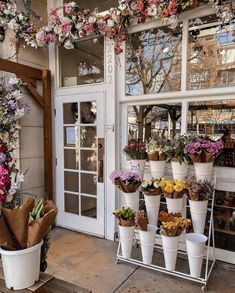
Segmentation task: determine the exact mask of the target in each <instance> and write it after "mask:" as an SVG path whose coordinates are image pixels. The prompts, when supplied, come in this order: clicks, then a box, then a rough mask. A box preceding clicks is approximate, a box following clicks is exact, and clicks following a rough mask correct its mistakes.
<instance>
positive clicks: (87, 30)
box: [83, 22, 94, 33]
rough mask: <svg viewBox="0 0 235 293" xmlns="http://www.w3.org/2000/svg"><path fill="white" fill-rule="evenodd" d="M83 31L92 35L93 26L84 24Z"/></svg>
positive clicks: (87, 23)
mask: <svg viewBox="0 0 235 293" xmlns="http://www.w3.org/2000/svg"><path fill="white" fill-rule="evenodd" d="M83 29H84V31H86V32H87V33H92V32H93V31H94V28H93V25H92V24H91V23H89V22H86V23H85V24H84V26H83Z"/></svg>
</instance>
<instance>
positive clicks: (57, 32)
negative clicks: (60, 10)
mask: <svg viewBox="0 0 235 293" xmlns="http://www.w3.org/2000/svg"><path fill="white" fill-rule="evenodd" d="M54 32H55V34H57V35H61V34H62V30H61V27H60V26H59V25H58V24H57V25H56V26H55V27H54Z"/></svg>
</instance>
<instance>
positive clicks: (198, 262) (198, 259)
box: [185, 233, 207, 278]
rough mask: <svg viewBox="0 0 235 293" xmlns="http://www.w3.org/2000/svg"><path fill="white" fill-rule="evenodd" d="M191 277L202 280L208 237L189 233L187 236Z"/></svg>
mask: <svg viewBox="0 0 235 293" xmlns="http://www.w3.org/2000/svg"><path fill="white" fill-rule="evenodd" d="M185 238H186V247H187V253H188V261H189V270H190V275H191V276H192V277H194V278H200V276H201V270H202V261H203V257H204V251H205V245H206V241H207V237H206V236H205V235H202V234H197V233H188V234H186V235H185Z"/></svg>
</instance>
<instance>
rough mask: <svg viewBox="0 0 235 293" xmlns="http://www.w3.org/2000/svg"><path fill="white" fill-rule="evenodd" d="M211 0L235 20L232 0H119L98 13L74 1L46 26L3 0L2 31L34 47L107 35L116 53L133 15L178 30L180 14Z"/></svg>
mask: <svg viewBox="0 0 235 293" xmlns="http://www.w3.org/2000/svg"><path fill="white" fill-rule="evenodd" d="M203 3H208V4H210V5H212V7H214V8H215V10H216V13H217V14H218V16H219V17H220V19H221V21H222V22H230V21H231V20H233V19H234V14H233V7H232V2H231V1H228V0H225V1H223V0H209V1H205V0H170V1H169V0H168V1H163V0H119V1H118V7H116V8H110V9H109V11H107V13H106V14H105V15H104V14H99V13H98V11H97V9H95V10H94V11H91V10H90V9H84V8H81V7H80V6H78V4H77V3H76V2H74V1H72V2H68V3H65V4H64V5H63V6H61V7H58V8H56V9H53V10H51V12H50V14H49V16H48V22H47V24H46V25H45V26H40V25H39V24H35V23H32V22H31V20H30V18H29V16H28V14H26V13H24V12H19V11H18V10H17V6H16V4H14V3H13V1H11V0H5V1H0V32H1V30H5V29H7V27H10V28H11V29H12V30H13V31H14V32H15V34H16V39H20V38H23V39H24V40H25V41H26V43H27V44H28V45H31V46H32V47H35V48H37V47H43V46H46V45H49V44H56V45H62V46H64V47H65V48H66V49H72V48H76V47H77V41H78V40H79V39H81V38H83V37H87V36H92V35H97V36H100V35H105V36H107V37H109V38H111V39H114V40H115V53H116V54H117V55H118V54H120V53H121V52H122V48H121V44H122V42H123V41H125V40H127V36H128V27H129V25H130V23H131V21H132V20H133V19H134V18H137V19H138V22H139V23H144V22H145V21H146V20H147V19H149V18H152V19H154V18H161V19H162V20H163V22H164V23H166V25H169V26H170V27H171V28H172V29H175V28H176V27H177V26H178V24H179V18H178V17H179V15H180V14H181V13H182V12H184V11H186V10H189V9H193V8H196V7H197V6H198V5H200V4H203Z"/></svg>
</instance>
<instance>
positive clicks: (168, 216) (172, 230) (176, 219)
mask: <svg viewBox="0 0 235 293" xmlns="http://www.w3.org/2000/svg"><path fill="white" fill-rule="evenodd" d="M160 222H161V228H162V229H163V230H164V231H165V233H166V235H167V236H172V237H174V236H179V235H181V234H182V233H183V231H184V230H185V229H186V228H187V227H188V226H189V225H191V220H190V219H186V218H184V217H182V216H181V214H180V213H177V214H173V213H167V212H160Z"/></svg>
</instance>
